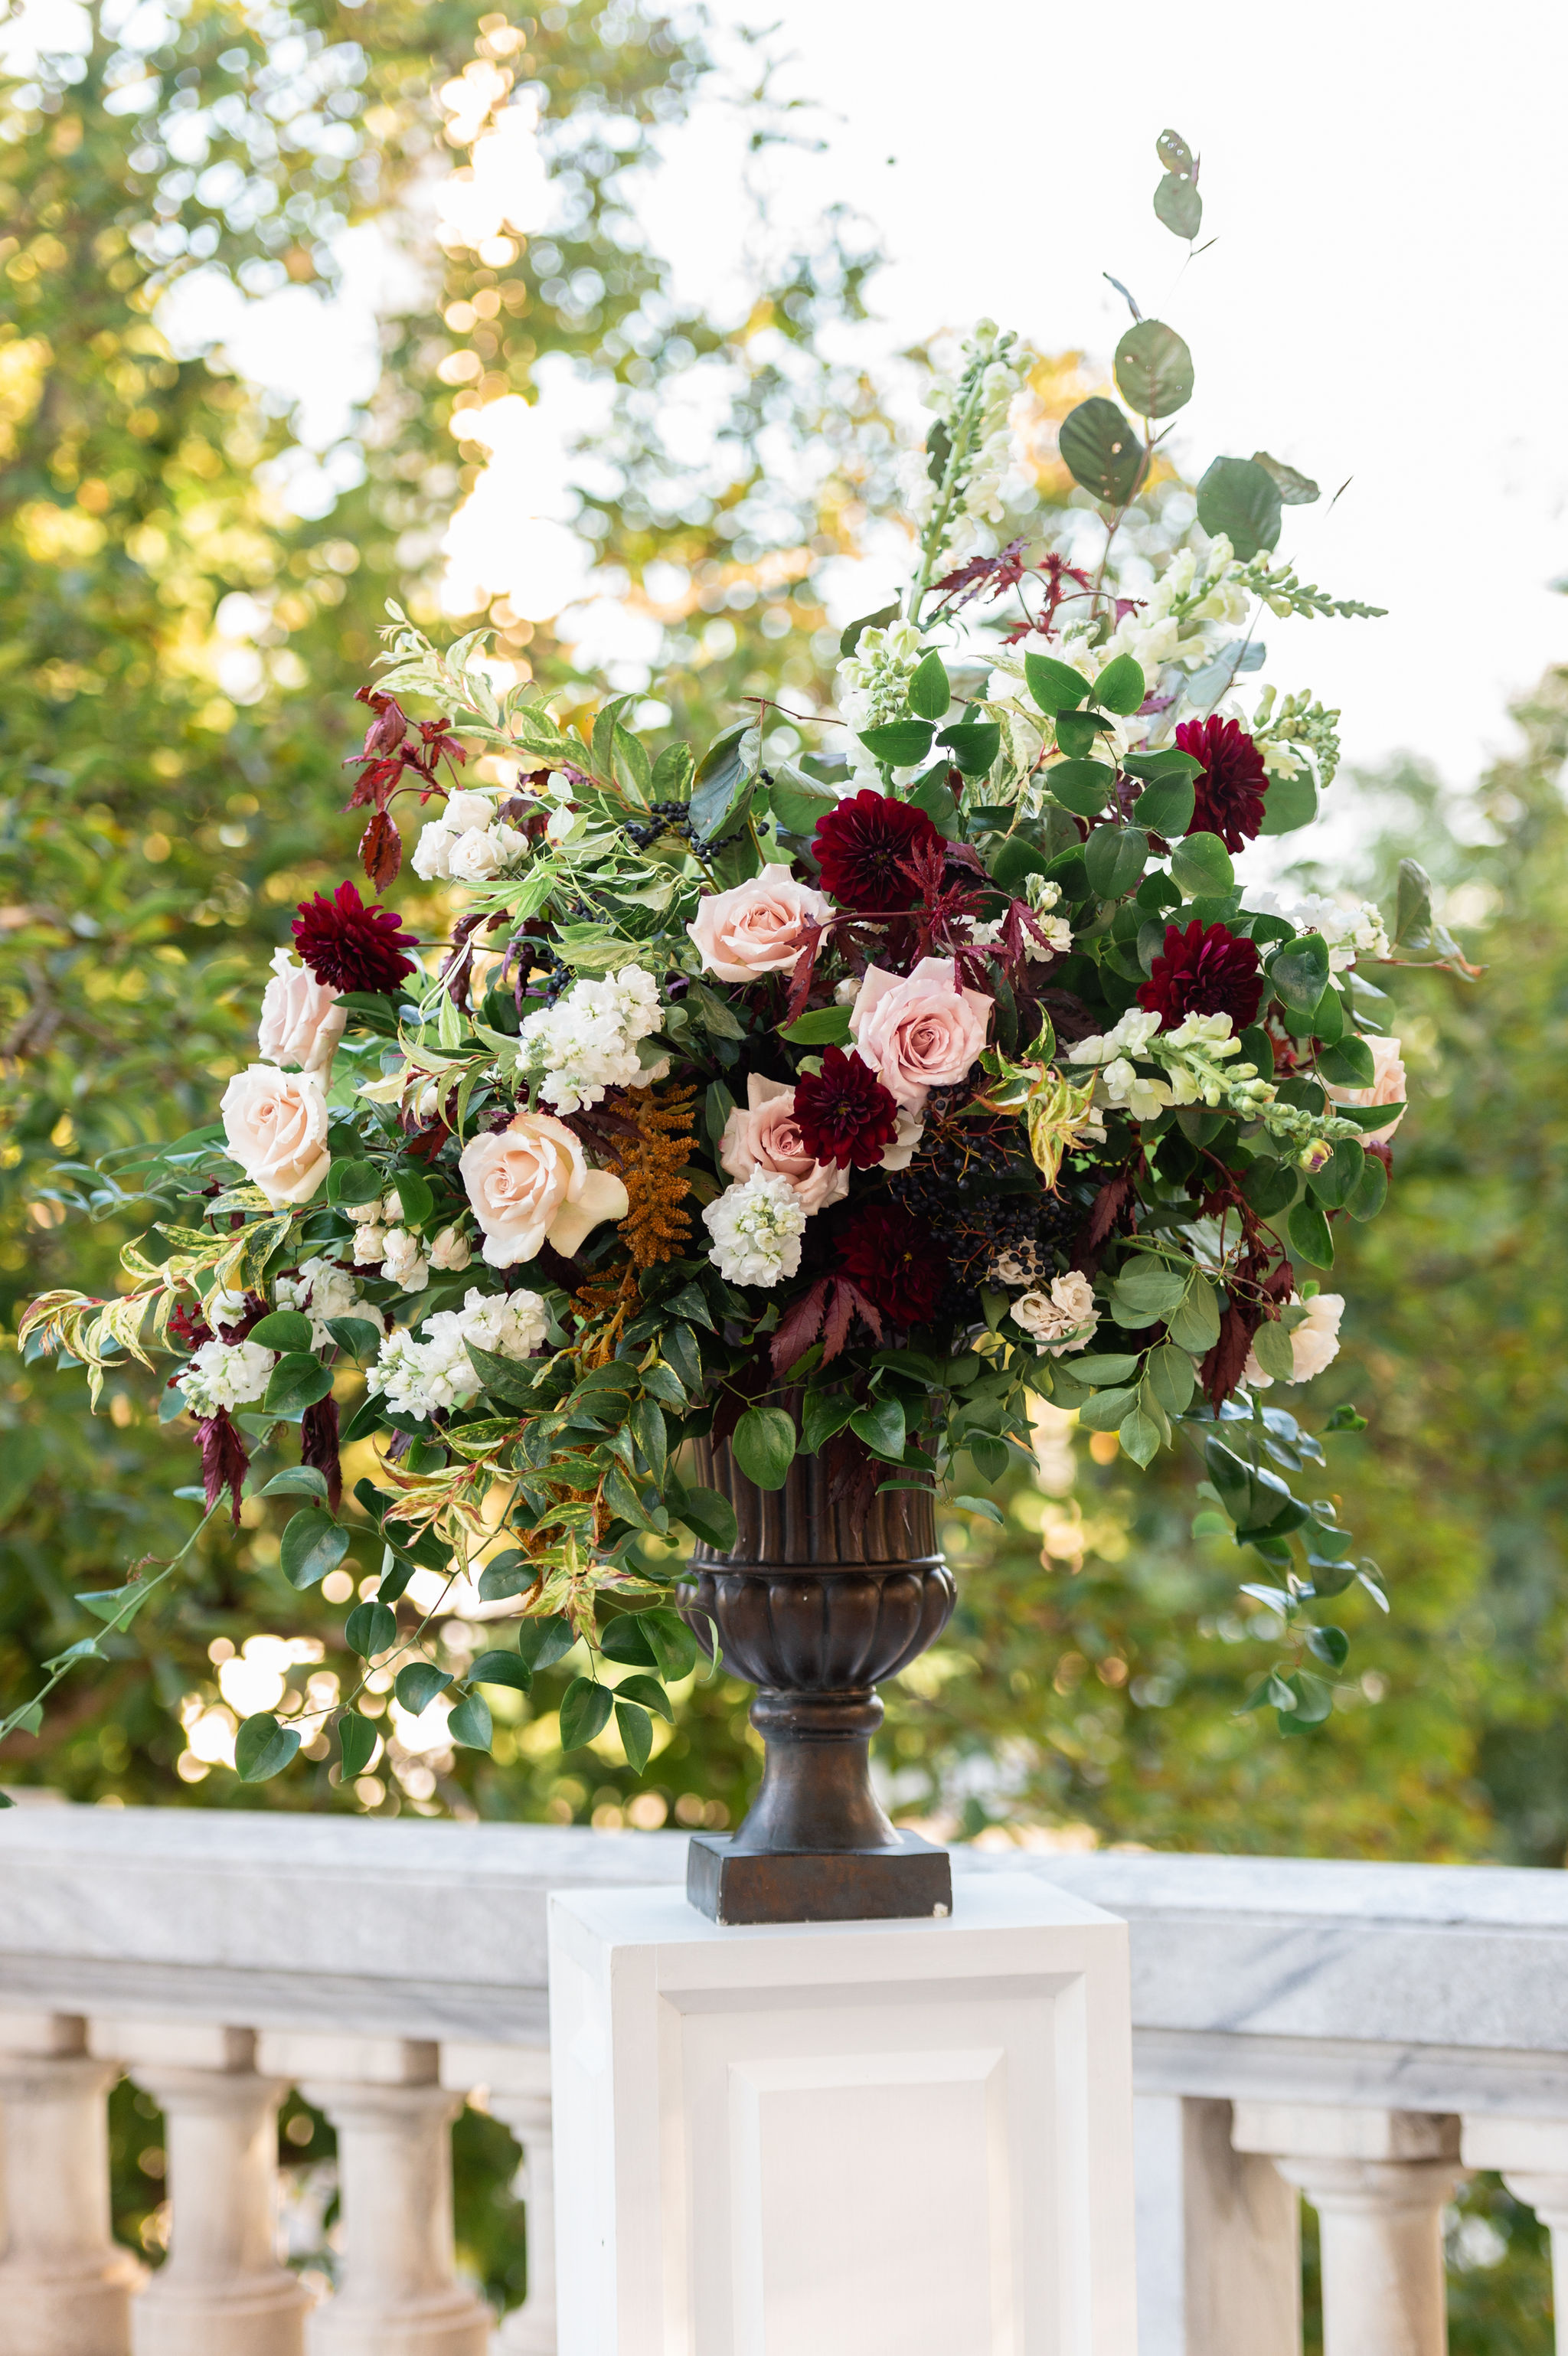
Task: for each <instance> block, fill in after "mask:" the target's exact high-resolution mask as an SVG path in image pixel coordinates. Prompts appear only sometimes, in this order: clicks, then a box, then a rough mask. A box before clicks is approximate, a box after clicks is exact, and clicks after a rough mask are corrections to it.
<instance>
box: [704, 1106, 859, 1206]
mask: <svg viewBox="0 0 1568 2356" xmlns="http://www.w3.org/2000/svg"><path fill="white" fill-rule="evenodd" d="M719 1159H720V1162H721V1163H722V1164H723V1166H724V1168H725V1169H726V1170H727V1171H728V1172H729V1173H730V1175H731V1178H750V1177H751V1176H752V1174H753V1173H755V1172H756V1171H758V1170H763V1171H766V1172H767V1173H768V1175H769V1176H770V1177H773V1178H787V1179H788V1181H789V1183H790V1184H791V1185H792V1186H793V1187H794V1189H795V1201H796V1202H797V1203H798V1204H799V1205H800V1207H801V1209H802V1210H803V1211H805V1213H806V1215H808V1216H809V1215H810V1214H811V1213H812V1212H814V1211H821V1210H824V1209H826V1207H827V1205H828V1204H829V1203H839V1202H842V1201H843V1199H844V1197H845V1195H846V1194H848V1192H849V1173H848V1170H840V1169H839V1168H838V1166H837V1162H817V1161H816V1160H814V1159H813V1157H812V1156H811V1155H810V1154H809V1153H808V1152H807V1151H806V1150H805V1140H804V1139H803V1137H802V1136H801V1133H800V1123H799V1122H798V1121H797V1120H796V1119H795V1090H794V1089H793V1088H788V1087H785V1086H784V1082H783V1081H782V1080H764V1079H763V1078H761V1077H760V1076H758V1074H757V1073H755V1072H752V1073H751V1074H750V1075H749V1076H748V1078H747V1081H746V1104H745V1108H744V1109H743V1110H742V1108H741V1107H740V1106H739V1105H737V1106H736V1108H735V1109H734V1111H733V1112H732V1113H731V1115H730V1118H729V1119H728V1120H727V1121H726V1122H725V1124H724V1134H723V1136H722V1137H721V1138H720V1141H719Z"/></svg>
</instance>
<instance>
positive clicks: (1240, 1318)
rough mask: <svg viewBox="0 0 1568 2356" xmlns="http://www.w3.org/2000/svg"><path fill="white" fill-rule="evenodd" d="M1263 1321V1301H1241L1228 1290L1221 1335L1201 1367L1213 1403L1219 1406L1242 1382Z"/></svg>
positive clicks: (1202, 1376) (1206, 1391)
mask: <svg viewBox="0 0 1568 2356" xmlns="http://www.w3.org/2000/svg"><path fill="white" fill-rule="evenodd" d="M1262 1323H1263V1309H1262V1306H1261V1304H1260V1303H1258V1302H1257V1301H1239V1300H1238V1299H1237V1297H1236V1295H1235V1294H1234V1293H1233V1292H1232V1293H1227V1295H1226V1298H1225V1308H1224V1311H1223V1312H1222V1314H1221V1319H1220V1338H1219V1340H1218V1341H1217V1342H1216V1343H1215V1344H1214V1346H1213V1348H1212V1349H1211V1351H1210V1353H1209V1355H1208V1356H1207V1357H1206V1358H1205V1359H1204V1361H1203V1364H1202V1365H1201V1366H1200V1369H1199V1373H1200V1377H1201V1380H1202V1384H1203V1389H1204V1394H1205V1396H1206V1397H1207V1398H1208V1400H1209V1402H1210V1404H1211V1406H1212V1407H1216V1408H1217V1407H1218V1406H1219V1405H1220V1403H1221V1400H1222V1399H1227V1398H1230V1396H1231V1393H1232V1391H1233V1390H1234V1389H1235V1387H1236V1385H1237V1384H1238V1383H1239V1382H1240V1381H1241V1379H1242V1369H1243V1366H1244V1365H1246V1363H1247V1352H1248V1351H1249V1350H1250V1349H1251V1348H1252V1346H1253V1334H1254V1333H1256V1332H1257V1330H1258V1327H1259V1326H1260V1325H1261V1324H1262Z"/></svg>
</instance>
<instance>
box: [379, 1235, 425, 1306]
mask: <svg viewBox="0 0 1568 2356" xmlns="http://www.w3.org/2000/svg"><path fill="white" fill-rule="evenodd" d="M381 1273H382V1275H383V1276H384V1277H385V1278H386V1279H387V1280H388V1281H389V1283H391V1284H395V1285H396V1286H397V1287H398V1289H399V1290H400V1291H402V1292H422V1291H423V1290H424V1289H425V1286H426V1285H427V1284H428V1283H429V1282H430V1262H429V1260H428V1259H426V1258H425V1256H424V1254H423V1252H421V1249H420V1245H419V1237H417V1236H413V1235H411V1234H410V1233H409V1230H408V1229H407V1227H389V1228H388V1229H387V1231H386V1233H385V1235H384V1237H382V1242H381Z"/></svg>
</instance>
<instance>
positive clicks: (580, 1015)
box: [517, 965, 668, 1113]
mask: <svg viewBox="0 0 1568 2356" xmlns="http://www.w3.org/2000/svg"><path fill="white" fill-rule="evenodd" d="M663 1018H664V1010H663V1007H662V1005H661V1003H660V1001H659V991H658V984H657V982H656V980H654V978H653V976H652V974H650V973H645V972H644V971H643V969H642V968H641V966H635V965H628V966H623V967H622V969H621V970H620V972H619V973H614V974H610V975H607V976H606V978H605V979H604V980H603V981H590V980H584V981H577V982H573V984H572V986H571V989H570V990H569V991H567V993H566V995H565V997H564V998H562V999H560V1001H558V1002H557V1003H556V1004H555V1005H554V1006H547V1007H541V1009H540V1010H539V1012H538V1013H537V1014H530V1015H529V1016H528V1018H527V1020H526V1021H525V1022H524V1023H523V1024H522V1027H521V1029H520V1031H519V1032H518V1034H517V1062H518V1068H519V1069H520V1070H521V1071H523V1072H526V1073H528V1074H530V1075H537V1076H539V1094H540V1096H541V1097H542V1098H544V1100H545V1102H546V1103H547V1104H548V1105H550V1106H552V1107H553V1108H554V1109H555V1110H556V1111H557V1112H558V1113H564V1112H578V1111H580V1110H581V1108H582V1107H583V1106H585V1105H594V1104H597V1103H598V1102H599V1100H600V1098H602V1097H603V1094H604V1091H605V1089H606V1088H615V1087H621V1088H627V1087H630V1088H641V1087H647V1085H648V1083H649V1082H650V1081H651V1080H656V1079H661V1078H662V1077H663V1076H664V1074H665V1072H666V1071H667V1069H668V1065H667V1062H666V1063H664V1064H661V1065H656V1066H654V1067H653V1068H652V1069H651V1070H650V1069H647V1068H645V1066H644V1065H643V1063H642V1060H641V1058H640V1056H639V1055H638V1053H637V1047H638V1043H639V1041H641V1040H644V1039H646V1038H648V1037H650V1036H651V1034H652V1033H654V1032H656V1030H657V1029H658V1027H659V1024H660V1023H661V1022H662V1020H663Z"/></svg>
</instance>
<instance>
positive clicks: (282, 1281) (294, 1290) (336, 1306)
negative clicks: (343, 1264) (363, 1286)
mask: <svg viewBox="0 0 1568 2356" xmlns="http://www.w3.org/2000/svg"><path fill="white" fill-rule="evenodd" d="M273 1292H274V1296H275V1297H274V1306H275V1307H277V1308H279V1309H303V1310H304V1311H305V1312H307V1313H308V1315H309V1318H310V1345H311V1348H312V1349H313V1350H325V1348H326V1346H327V1344H329V1343H330V1341H331V1340H332V1336H331V1334H330V1333H328V1332H327V1330H326V1321H327V1319H328V1318H329V1317H361V1318H363V1319H364V1320H365V1322H366V1323H367V1324H369V1325H374V1327H375V1328H376V1331H377V1332H378V1333H382V1332H384V1330H385V1327H384V1325H383V1323H382V1318H381V1312H380V1311H379V1309H378V1308H376V1307H375V1305H374V1304H373V1303H372V1302H371V1301H367V1300H366V1299H365V1297H364V1295H363V1294H362V1293H361V1291H360V1290H359V1287H358V1285H357V1283H356V1282H355V1280H354V1279H353V1277H352V1276H350V1274H349V1272H348V1270H347V1269H346V1268H339V1266H338V1265H337V1262H336V1260H331V1259H324V1258H320V1257H319V1256H318V1257H317V1258H315V1259H307V1260H302V1261H301V1262H300V1265H299V1267H298V1268H296V1269H295V1270H294V1272H293V1275H292V1276H281V1277H279V1279H278V1280H277V1283H276V1285H275V1286H274V1287H273Z"/></svg>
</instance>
